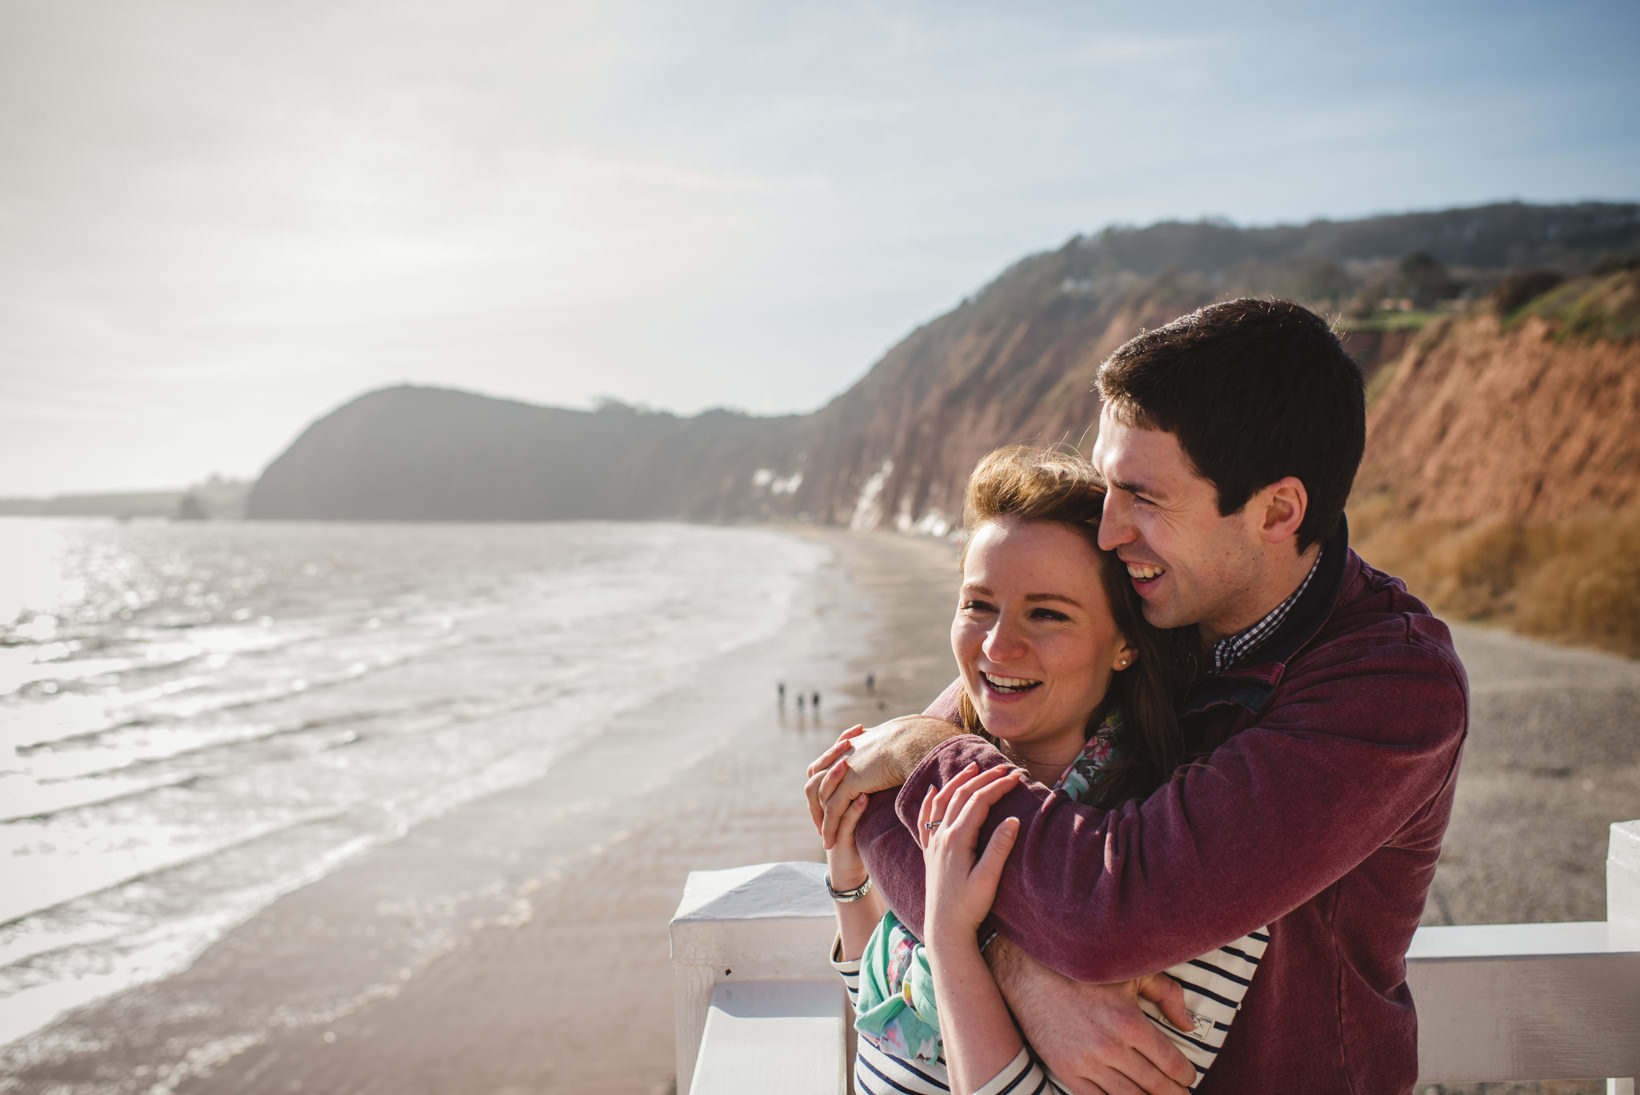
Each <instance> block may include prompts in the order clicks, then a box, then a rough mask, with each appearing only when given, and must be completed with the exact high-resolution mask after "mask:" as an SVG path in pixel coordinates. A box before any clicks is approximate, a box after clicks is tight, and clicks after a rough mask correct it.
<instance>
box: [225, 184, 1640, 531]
mask: <svg viewBox="0 0 1640 1095" xmlns="http://www.w3.org/2000/svg"><path fill="white" fill-rule="evenodd" d="M1637 252H1640V206H1637V205H1607V204H1597V203H1586V204H1582V205H1574V206H1541V207H1540V206H1525V205H1519V204H1509V205H1497V206H1487V207H1481V208H1476V209H1461V210H1445V211H1439V212H1432V213H1417V214H1405V215H1400V216H1394V217H1378V218H1369V219H1366V220H1361V221H1352V222H1328V221H1318V222H1314V223H1312V224H1309V225H1295V226H1278V227H1273V228H1257V229H1243V228H1236V227H1234V226H1230V225H1224V224H1218V223H1212V222H1205V223H1196V224H1180V223H1163V224H1157V225H1151V226H1148V227H1145V228H1111V229H1106V230H1105V231H1103V232H1101V233H1099V234H1097V235H1094V236H1086V237H1084V236H1078V237H1075V238H1073V239H1072V240H1070V241H1069V242H1068V243H1066V244H1065V245H1064V246H1063V247H1061V248H1059V249H1058V250H1056V251H1051V252H1046V253H1042V254H1037V255H1032V256H1029V257H1027V258H1025V259H1023V260H1021V261H1020V262H1018V263H1016V264H1015V265H1014V266H1012V267H1010V268H1009V269H1008V270H1006V271H1004V272H1003V273H1002V274H1001V275H1000V276H999V277H998V278H997V279H996V280H995V281H993V282H992V283H991V284H990V285H988V286H986V287H985V288H984V289H983V290H981V291H980V292H979V293H977V294H976V295H975V296H973V297H972V298H970V299H969V300H966V301H964V302H962V303H961V304H960V305H958V306H957V307H956V308H954V309H953V310H952V311H950V312H948V313H946V314H945V315H943V316H940V317H939V318H937V319H935V320H932V321H931V322H929V323H927V324H924V325H923V326H921V327H919V328H918V329H916V330H914V331H913V332H912V333H911V334H910V335H908V336H907V337H906V338H905V339H904V340H903V341H901V342H900V343H899V344H898V345H897V346H895V347H894V348H893V349H891V350H890V351H889V352H888V353H887V354H886V355H885V356H884V357H883V358H882V360H881V361H879V362H878V363H877V364H876V365H875V366H874V367H873V368H872V369H871V370H870V371H869V372H868V373H867V374H866V375H865V376H864V377H862V378H861V379H860V381H859V382H857V383H856V384H855V385H854V386H852V387H851V388H850V389H849V390H848V391H846V392H844V393H843V394H842V395H840V396H838V397H837V398H836V399H835V400H833V401H832V402H831V403H829V404H827V405H826V406H825V407H822V408H820V409H819V410H817V411H815V412H813V413H811V414H807V415H800V416H789V417H785V418H754V417H750V416H746V415H742V414H738V413H734V412H730V411H713V412H709V413H706V414H703V415H698V416H695V417H692V418H680V417H678V416H674V415H670V414H656V413H647V412H642V411H638V410H634V409H632V408H627V407H621V406H611V407H606V408H604V409H602V410H599V411H594V412H584V411H571V410H563V409H557V408H549V407H538V406H531V405H527V404H523V403H517V402H513V401H508V400H500V399H492V398H487V397H483V396H477V395H472V394H469V393H462V392H454V391H446V390H439V389H428V388H409V387H401V388H392V389H387V390H385V391H380V392H374V393H370V394H367V395H365V396H361V397H360V398H358V399H356V400H354V401H353V402H351V403H349V404H347V405H346V406H344V407H341V408H339V409H337V410H336V411H334V412H332V413H331V414H329V415H327V416H326V417H324V418H323V419H320V420H319V421H317V422H315V423H314V424H313V425H312V426H310V427H309V428H308V429H307V430H306V431H305V432H304V433H303V434H302V435H301V436H300V437H298V438H297V439H296V441H295V442H294V443H293V444H292V445H291V446H290V447H289V448H288V449H287V450H286V451H285V452H284V453H283V454H281V455H280V456H279V457H278V458H277V459H276V460H275V461H274V462H273V463H272V464H271V465H270V466H269V467H268V468H267V470H266V471H265V472H264V474H263V475H262V477H261V479H260V481H259V482H258V483H257V484H256V487H255V488H254V490H253V491H252V494H251V496H250V499H249V504H248V512H249V515H250V516H252V517H260V518H316V519H353V520H381V519H401V520H531V519H574V518H614V519H619V518H648V519H657V518H658V519H669V518H678V519H688V520H706V521H743V520H769V519H775V520H807V521H815V522H819V523H824V524H836V525H848V526H852V527H855V528H866V529H869V528H881V527H888V528H897V529H901V530H910V529H922V530H925V531H930V532H936V533H938V532H942V531H944V530H945V529H946V528H948V527H949V526H950V525H951V524H952V523H954V521H955V520H956V516H957V511H958V509H959V507H960V498H961V489H962V484H963V482H964V480H965V478H966V476H967V473H968V470H969V469H970V468H971V467H972V466H973V463H974V461H975V460H976V459H977V458H978V457H979V456H980V455H981V454H982V453H984V452H985V451H987V450H989V449H990V448H993V447H994V446H996V445H998V444H1003V443H1007V442H1015V441H1045V442H1055V441H1063V442H1069V443H1073V444H1082V445H1083V446H1084V447H1085V445H1086V443H1087V441H1088V440H1089V437H1088V431H1089V429H1090V427H1091V425H1092V424H1093V423H1094V422H1095V421H1096V419H1097V417H1098V402H1097V399H1096V398H1095V396H1094V395H1093V394H1092V392H1091V388H1092V383H1093V377H1094V373H1095V370H1096V369H1097V367H1098V363H1099V362H1100V360H1102V359H1103V358H1104V357H1105V356H1106V355H1107V354H1108V353H1109V352H1110V351H1111V350H1112V349H1114V348H1115V347H1116V346H1117V345H1118V344H1120V343H1121V342H1122V341H1124V340H1125V339H1127V338H1129V337H1131V336H1132V335H1133V334H1135V333H1137V332H1138V331H1139V330H1141V329H1143V328H1145V327H1148V326H1155V325H1158V324H1161V323H1164V322H1166V321H1168V320H1170V319H1172V318H1174V317H1175V316H1178V315H1179V314H1181V313H1183V312H1185V311H1188V310H1190V309H1192V308H1195V307H1197V306H1199V305H1201V304H1204V303H1207V302H1209V301H1212V300H1215V299H1222V298H1224V297H1227V296H1232V295H1239V294H1247V293H1263V294H1279V295H1285V296H1291V297H1295V298H1298V299H1302V300H1304V301H1306V302H1307V303H1310V304H1312V306H1315V307H1318V308H1320V309H1322V310H1324V311H1328V312H1331V313H1333V314H1340V313H1342V314H1344V315H1345V316H1347V317H1351V318H1349V319H1347V320H1346V328H1347V330H1346V332H1345V337H1346V345H1348V346H1349V348H1350V350H1351V352H1352V353H1354V354H1356V356H1357V357H1358V358H1359V359H1361V360H1362V362H1363V365H1364V366H1365V367H1366V369H1367V371H1368V372H1369V373H1373V372H1376V371H1377V370H1378V369H1379V368H1380V367H1382V366H1384V365H1385V363H1387V362H1392V361H1394V360H1396V359H1397V358H1399V357H1400V356H1401V354H1402V352H1403V349H1404V348H1405V347H1407V346H1409V345H1411V346H1413V347H1415V350H1414V353H1413V356H1412V359H1411V360H1412V361H1413V363H1412V364H1411V365H1410V366H1409V367H1406V368H1404V369H1402V370H1400V371H1397V372H1396V373H1395V374H1394V375H1395V377H1396V383H1397V384H1398V385H1405V384H1406V383H1407V382H1408V381H1407V380H1406V378H1407V377H1420V376H1423V375H1424V374H1426V373H1429V374H1439V375H1441V376H1447V375H1448V374H1449V373H1451V371H1452V368H1453V366H1452V364H1451V360H1456V358H1451V359H1450V360H1449V358H1450V355H1454V354H1456V355H1458V356H1459V357H1461V356H1462V353H1461V351H1458V350H1456V349H1449V350H1445V351H1440V352H1439V353H1437V352H1436V350H1435V349H1434V347H1435V345H1436V342H1437V341H1438V339H1439V338H1441V337H1451V338H1453V339H1454V341H1453V342H1452V343H1451V345H1452V346H1457V345H1459V344H1460V343H1463V342H1464V341H1465V340H1472V339H1473V338H1474V337H1475V336H1474V335H1472V334H1468V333H1464V334H1462V335H1459V334H1453V335H1451V336H1441V335H1439V332H1441V331H1445V330H1447V329H1448V325H1449V322H1450V321H1448V320H1445V319H1442V318H1440V316H1443V315H1445V311H1442V310H1441V309H1440V308H1437V309H1436V310H1435V311H1430V310H1429V308H1430V306H1431V302H1432V301H1435V300H1437V298H1440V297H1442V296H1444V297H1446V298H1448V299H1447V303H1446V305H1445V306H1444V308H1445V309H1447V310H1452V309H1461V308H1462V307H1464V305H1463V300H1462V298H1463V297H1470V298H1475V297H1478V296H1484V294H1485V293H1486V292H1488V291H1490V289H1491V287H1493V286H1495V285H1496V284H1498V283H1499V282H1501V281H1502V280H1504V279H1505V278H1506V277H1507V276H1508V275H1509V274H1510V273H1511V272H1515V271H1518V270H1519V269H1521V268H1526V267H1538V268H1546V269H1552V270H1555V271H1558V273H1556V274H1555V275H1554V277H1556V278H1559V277H1561V276H1564V275H1567V274H1574V275H1575V274H1579V273H1582V272H1584V271H1586V270H1587V269H1588V268H1590V267H1592V266H1593V265H1594V264H1595V263H1596V262H1597V261H1599V260H1600V259H1601V258H1602V257H1603V256H1609V255H1611V254H1633V253H1637ZM1453 298H1457V299H1453ZM1419 307H1423V308H1424V309H1425V310H1424V311H1418V310H1416V309H1418V308H1419ZM1409 309H1411V310H1410V311H1409ZM1432 316H1433V317H1436V318H1434V319H1433V320H1432V321H1431V317H1432ZM1430 322H1432V323H1433V326H1430V325H1429V323H1430ZM1500 322H1501V321H1500ZM1469 330H1470V328H1469V327H1467V326H1466V327H1463V331H1464V332H1468V331H1469ZM1536 330H1537V328H1535V327H1532V326H1531V325H1530V324H1529V323H1528V324H1525V325H1523V326H1521V327H1519V328H1511V329H1510V331H1509V332H1508V333H1507V335H1503V334H1502V333H1500V336H1499V337H1507V338H1510V339H1514V340H1517V341H1521V344H1522V345H1526V344H1528V343H1531V342H1532V340H1533V339H1534V338H1535V339H1538V340H1539V341H1541V339H1542V338H1543V337H1544V336H1542V335H1541V333H1539V334H1534V333H1533V332H1534V331H1536ZM1420 331H1423V332H1425V333H1423V334H1421V333H1420ZM1500 332H1501V328H1500ZM1489 352H1490V351H1481V350H1477V351H1476V354H1477V355H1478V356H1477V357H1476V360H1475V361H1474V362H1473V363H1472V367H1473V368H1482V367H1483V366H1484V365H1485V362H1484V360H1483V359H1484V358H1485V356H1486V354H1487V353H1489ZM1579 353H1580V351H1568V354H1569V355H1570V356H1569V357H1568V358H1567V359H1566V360H1565V361H1562V362H1561V363H1560V364H1558V365H1555V366H1551V367H1550V368H1558V369H1562V370H1564V369H1573V368H1581V365H1576V364H1567V362H1569V361H1571V360H1572V359H1574V358H1576V359H1577V360H1578V361H1581V358H1579V357H1578V354H1579ZM1420 354H1421V355H1424V356H1418V355H1420ZM1432 354H1433V355H1435V356H1429V355H1432ZM1440 354H1446V355H1448V356H1440ZM1446 383H1447V385H1448V395H1449V397H1450V399H1451V400H1453V401H1457V402H1461V395H1462V391H1463V390H1464V387H1465V385H1466V384H1472V383H1474V382H1473V381H1472V380H1463V379H1461V378H1457V377H1455V376H1454V377H1451V378H1449V379H1448V380H1447V381H1446ZM1579 390H1581V389H1579ZM1420 392H1421V388H1420V389H1419V390H1418V391H1415V392H1414V393H1413V394H1411V395H1408V396H1406V397H1401V396H1396V397H1395V398H1394V400H1392V402H1391V403H1390V404H1388V405H1389V406H1396V405H1404V406H1407V407H1408V408H1409V409H1408V411H1407V412H1406V414H1407V415H1408V416H1414V417H1415V416H1419V415H1421V416H1423V418H1422V419H1420V420H1425V419H1427V420H1428V421H1429V422H1430V426H1429V427H1428V428H1429V429H1438V428H1440V427H1441V423H1443V422H1446V423H1447V427H1446V428H1447V429H1448V430H1449V431H1450V430H1451V429H1452V426H1451V421H1450V420H1451V418H1452V415H1453V414H1455V413H1456V412H1455V411H1450V410H1449V411H1441V412H1439V413H1434V412H1432V411H1431V409H1430V407H1429V406H1428V405H1427V401H1428V398H1429V397H1428V396H1427V395H1425V394H1419V393H1420ZM1396 401H1399V402H1396ZM1454 405H1455V404H1454ZM1478 413H1479V412H1478ZM1542 413H1544V414H1551V415H1552V414H1555V413H1559V412H1556V411H1554V410H1553V409H1552V408H1549V407H1547V406H1546V407H1545V409H1544V411H1543V412H1542ZM1479 417H1481V418H1485V417H1486V415H1485V414H1484V413H1479ZM1398 428H1400V427H1398ZM1465 428H1467V427H1465ZM1375 436H1376V437H1378V438H1379V444H1378V448H1377V450H1375V451H1378V452H1381V453H1383V454H1384V455H1383V456H1382V457H1381V458H1377V457H1375V459H1382V460H1383V461H1385V463H1384V465H1383V466H1384V471H1383V475H1382V476H1381V477H1380V478H1379V479H1378V480H1375V482H1378V483H1386V482H1390V481H1391V479H1393V480H1394V481H1396V482H1408V483H1412V482H1416V484H1417V486H1416V489H1415V490H1412V491H1409V492H1407V493H1405V494H1404V497H1406V498H1408V499H1411V498H1414V497H1416V498H1417V499H1420V501H1418V502H1417V503H1416V505H1424V504H1426V503H1425V502H1424V501H1421V500H1422V499H1425V498H1426V497H1427V504H1428V505H1431V506H1438V505H1443V504H1446V503H1445V502H1444V501H1442V500H1439V499H1438V498H1437V495H1436V493H1435V490H1434V487H1433V486H1432V485H1429V482H1428V468H1422V469H1420V468H1418V467H1416V466H1415V465H1416V458H1415V457H1412V456H1409V457H1408V458H1407V459H1408V460H1409V461H1411V463H1408V464H1406V465H1405V466H1403V465H1398V464H1396V463H1395V462H1394V460H1395V458H1394V457H1393V455H1392V454H1393V453H1394V452H1396V451H1399V449H1400V448H1401V447H1402V445H1403V443H1402V442H1401V441H1399V440H1396V439H1395V438H1394V437H1392V435H1391V434H1388V433H1385V432H1384V430H1383V429H1382V428H1380V429H1379V431H1378V433H1377V434H1375ZM1407 437H1408V438H1409V439H1408V440H1406V441H1405V442H1404V446H1405V447H1406V448H1407V451H1409V452H1412V453H1415V452H1417V451H1418V450H1419V449H1420V448H1424V447H1427V446H1428V445H1429V444H1430V441H1429V437H1428V436H1427V435H1424V434H1419V435H1416V437H1415V439H1414V435H1411V434H1409V435H1407ZM1460 447H1461V446H1460ZM1545 481H1546V480H1545ZM1465 482H1466V483H1467V482H1469V480H1467V479H1466V480H1465ZM1536 489H1537V490H1538V491H1539V492H1541V490H1542V486H1541V484H1540V486H1539V487H1538V488H1536ZM1444 497H1446V496H1444V495H1443V496H1442V498H1444Z"/></svg>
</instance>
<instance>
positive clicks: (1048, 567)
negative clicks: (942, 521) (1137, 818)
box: [951, 517, 1127, 774]
mask: <svg viewBox="0 0 1640 1095" xmlns="http://www.w3.org/2000/svg"><path fill="white" fill-rule="evenodd" d="M1102 566H1103V562H1102V560H1101V558H1100V556H1099V552H1098V549H1097V548H1095V547H1094V545H1093V544H1092V543H1091V542H1090V541H1089V539H1088V537H1087V536H1086V535H1085V534H1083V533H1082V532H1080V531H1078V530H1077V529H1075V528H1072V527H1070V526H1068V525H1064V524H1060V523H1058V522H1053V521H1022V520H1019V519H1018V518H1013V517H1006V518H1001V519H998V520H993V521H987V522H985V523H984V524H982V525H980V526H979V527H978V528H977V529H975V531H974V534H973V536H972V537H971V538H970V540H969V542H968V550H967V552H966V553H965V554H964V556H963V569H962V576H963V583H962V590H961V592H960V593H959V595H958V598H957V611H956V615H955V616H954V617H953V619H952V621H951V649H952V652H953V653H954V654H955V655H956V658H957V664H958V666H959V667H960V668H961V670H962V679H963V686H964V688H965V689H966V690H967V692H968V698H969V700H970V702H972V703H973V705H974V710H975V712H976V713H977V714H978V715H979V719H980V722H981V723H982V724H983V725H984V726H985V729H986V730H987V731H989V732H990V733H991V734H992V735H993V736H994V737H996V738H997V739H998V740H999V741H1001V742H1003V743H1004V746H1005V750H1006V751H1008V752H1009V753H1011V754H1012V755H1013V756H1014V758H1015V759H1016V760H1019V761H1021V762H1022V763H1026V764H1027V767H1033V768H1034V767H1036V766H1037V765H1040V766H1042V768H1043V769H1044V770H1051V769H1052V767H1053V765H1055V764H1057V765H1058V766H1059V768H1061V769H1062V768H1063V767H1064V765H1066V764H1069V763H1070V761H1071V760H1073V759H1074V758H1075V756H1076V754H1077V753H1078V752H1079V751H1080V750H1081V748H1082V745H1083V742H1084V741H1085V740H1086V738H1087V732H1088V720H1089V718H1090V717H1091V716H1092V714H1093V712H1094V711H1095V710H1097V709H1098V707H1099V705H1100V703H1101V702H1102V701H1103V700H1104V698H1105V689H1106V688H1107V687H1108V685H1109V683H1110V678H1111V674H1112V673H1113V672H1114V671H1115V664H1116V661H1117V659H1118V657H1120V656H1121V654H1122V651H1123V650H1124V649H1126V646H1127V643H1126V640H1125V639H1124V638H1123V636H1122V634H1121V632H1120V631H1118V630H1117V628H1116V622H1115V620H1114V619H1112V617H1111V610H1110V602H1109V600H1108V598H1107V596H1106V594H1105V587H1104V581H1103V577H1102V573H1101V567H1102ZM1055 774H1057V771H1056V772H1055Z"/></svg>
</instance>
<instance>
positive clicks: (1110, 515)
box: [1099, 490, 1134, 551]
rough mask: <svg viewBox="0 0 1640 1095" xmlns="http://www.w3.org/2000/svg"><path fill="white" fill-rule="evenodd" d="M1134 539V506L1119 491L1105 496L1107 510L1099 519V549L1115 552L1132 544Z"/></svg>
mask: <svg viewBox="0 0 1640 1095" xmlns="http://www.w3.org/2000/svg"><path fill="white" fill-rule="evenodd" d="M1133 537H1134V532H1133V509H1132V506H1130V505H1129V504H1128V502H1127V500H1126V499H1125V498H1123V497H1122V496H1121V493H1120V492H1119V491H1114V490H1113V491H1111V492H1110V493H1109V494H1107V495H1105V508H1104V511H1103V512H1102V513H1101V514H1100V517H1099V549H1100V550H1101V551H1115V550H1116V549H1117V548H1119V547H1121V546H1122V545H1123V544H1126V543H1131V542H1132V540H1133Z"/></svg>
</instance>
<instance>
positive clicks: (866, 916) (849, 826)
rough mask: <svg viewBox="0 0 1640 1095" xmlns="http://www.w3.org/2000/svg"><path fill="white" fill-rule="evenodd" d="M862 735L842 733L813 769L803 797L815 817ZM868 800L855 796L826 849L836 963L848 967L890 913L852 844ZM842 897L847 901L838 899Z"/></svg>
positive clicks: (857, 728)
mask: <svg viewBox="0 0 1640 1095" xmlns="http://www.w3.org/2000/svg"><path fill="white" fill-rule="evenodd" d="M863 730H864V728H863V727H860V726H851V727H849V728H848V729H847V730H844V731H843V733H842V735H841V736H839V737H838V739H837V741H836V743H835V744H834V745H832V747H831V748H830V749H828V750H826V751H825V752H824V753H822V754H821V755H820V757H819V759H817V760H816V761H815V762H814V763H813V764H811V765H809V770H808V780H807V781H806V782H805V783H804V784H803V793H804V794H805V795H806V796H807V797H808V800H809V809H810V810H811V811H812V810H814V809H816V808H817V807H818V805H819V804H820V803H823V802H825V801H826V799H827V798H828V797H830V796H831V794H832V793H833V792H834V791H835V790H836V789H837V784H838V783H840V782H841V781H842V778H843V774H844V773H843V772H842V771H841V770H838V769H837V768H836V761H837V759H838V758H839V757H841V756H842V755H843V754H845V753H846V752H847V751H848V750H849V749H850V748H852V746H851V744H850V743H851V742H852V741H853V739H854V738H856V737H858V736H859V735H860V734H861V733H862V732H863ZM867 798H868V796H866V795H856V796H855V797H854V798H853V799H851V800H850V801H849V802H848V805H847V806H845V807H844V808H843V811H842V815H841V818H840V823H839V825H838V827H837V833H836V836H835V837H834V838H833V839H832V840H831V842H830V844H829V846H828V847H827V848H826V880H827V884H828V885H829V886H830V887H831V892H832V896H833V898H834V900H833V902H832V905H833V907H834V908H835V909H836V910H837V934H838V937H839V938H840V939H841V941H842V948H841V952H840V953H839V954H838V955H837V957H838V958H840V959H841V960H842V961H844V962H852V961H854V960H855V959H856V958H859V957H860V955H861V954H863V953H864V952H865V949H866V941H867V940H869V939H870V938H871V933H872V932H873V931H874V930H876V927H877V924H878V922H879V921H880V920H882V918H883V913H885V912H887V911H888V905H887V904H886V903H885V902H884V901H883V895H882V894H881V893H879V892H877V890H876V888H875V887H873V886H871V885H870V883H871V876H870V875H869V874H867V872H866V865H865V861H864V860H862V859H861V858H860V849H859V848H858V847H857V846H856V844H855V842H854V828H855V826H856V825H858V824H859V822H860V817H861V815H863V814H864V813H865V812H866V801H867ZM839 894H842V895H845V896H843V897H838V895H839Z"/></svg>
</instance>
